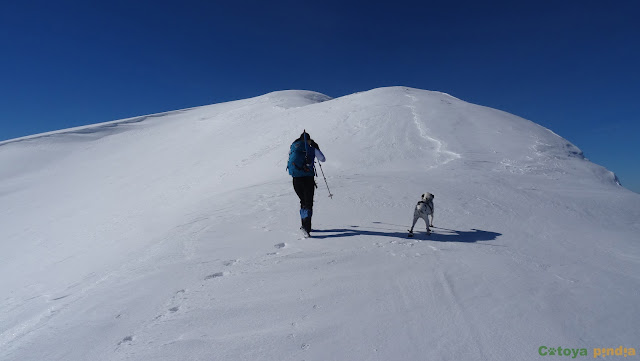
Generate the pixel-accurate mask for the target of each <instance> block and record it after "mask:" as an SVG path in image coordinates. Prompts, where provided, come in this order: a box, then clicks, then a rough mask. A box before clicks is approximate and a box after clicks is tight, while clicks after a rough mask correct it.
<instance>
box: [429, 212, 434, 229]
mask: <svg viewBox="0 0 640 361" xmlns="http://www.w3.org/2000/svg"><path fill="white" fill-rule="evenodd" d="M433 213H435V212H431V224H430V225H429V226H430V227H433ZM427 218H429V217H427Z"/></svg>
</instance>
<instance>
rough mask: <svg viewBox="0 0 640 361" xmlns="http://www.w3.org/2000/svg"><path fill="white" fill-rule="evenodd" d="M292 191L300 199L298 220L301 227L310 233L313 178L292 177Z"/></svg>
mask: <svg viewBox="0 0 640 361" xmlns="http://www.w3.org/2000/svg"><path fill="white" fill-rule="evenodd" d="M293 189H294V190H295V191H296V194H297V195H298V198H300V220H301V221H302V227H304V229H306V230H307V232H311V216H312V214H313V193H314V192H315V190H316V182H315V180H314V177H313V176H309V177H293Z"/></svg>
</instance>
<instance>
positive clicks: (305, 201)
mask: <svg viewBox="0 0 640 361" xmlns="http://www.w3.org/2000/svg"><path fill="white" fill-rule="evenodd" d="M315 158H318V160H319V161H321V162H324V161H325V160H326V159H325V157H324V154H322V152H321V151H320V147H319V146H318V144H317V143H316V142H315V141H313V139H311V136H310V135H309V133H307V132H306V130H305V131H303V132H302V134H300V138H298V139H296V140H295V141H294V142H293V143H291V148H290V149H289V162H288V163H287V170H289V174H290V175H291V176H292V177H293V189H294V190H295V191H296V194H297V195H298V198H300V220H301V222H302V226H301V227H300V229H301V230H302V232H303V233H304V235H305V237H309V236H310V234H311V216H312V215H313V193H314V191H315V188H316V187H317V186H316V182H315V179H314V176H315V175H316V173H315V167H314V159H315Z"/></svg>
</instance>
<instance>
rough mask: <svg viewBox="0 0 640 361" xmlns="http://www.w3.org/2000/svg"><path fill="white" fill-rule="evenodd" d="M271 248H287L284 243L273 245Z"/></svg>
mask: <svg viewBox="0 0 640 361" xmlns="http://www.w3.org/2000/svg"><path fill="white" fill-rule="evenodd" d="M273 246H274V247H275V248H278V249H280V248H284V247H286V246H287V244H286V243H278V244H275V245H273Z"/></svg>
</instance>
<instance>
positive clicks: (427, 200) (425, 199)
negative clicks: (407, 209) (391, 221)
mask: <svg viewBox="0 0 640 361" xmlns="http://www.w3.org/2000/svg"><path fill="white" fill-rule="evenodd" d="M434 197H435V196H434V195H433V194H431V193H425V194H423V195H422V197H421V198H420V202H418V204H416V209H415V210H414V211H413V224H412V225H411V229H410V230H409V237H413V227H414V226H415V225H416V222H417V221H418V218H422V219H423V220H424V223H426V224H427V234H430V233H431V229H429V227H433V198H434ZM429 216H431V222H429Z"/></svg>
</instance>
